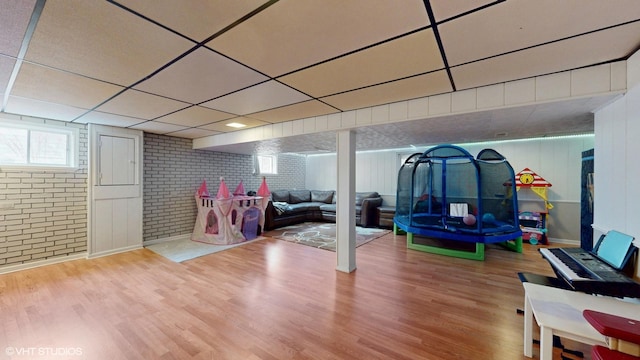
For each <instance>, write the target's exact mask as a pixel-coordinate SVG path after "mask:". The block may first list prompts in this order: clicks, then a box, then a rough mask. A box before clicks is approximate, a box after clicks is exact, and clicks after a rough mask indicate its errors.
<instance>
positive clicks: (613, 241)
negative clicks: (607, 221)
mask: <svg viewBox="0 0 640 360" xmlns="http://www.w3.org/2000/svg"><path fill="white" fill-rule="evenodd" d="M632 241H633V236H631V235H626V234H623V233H621V232H618V231H615V230H611V231H609V232H608V233H607V235H606V236H604V237H603V238H602V239H601V240H600V242H599V243H598V244H597V247H596V255H598V257H599V258H600V259H601V260H603V261H605V262H606V263H608V264H609V265H611V266H613V267H614V268H616V269H618V270H620V269H622V268H623V267H624V265H625V263H626V261H627V260H629V255H631V252H632V250H633V248H632V246H633V245H632V244H631V243H632Z"/></svg>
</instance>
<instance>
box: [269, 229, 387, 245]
mask: <svg viewBox="0 0 640 360" xmlns="http://www.w3.org/2000/svg"><path fill="white" fill-rule="evenodd" d="M390 232H391V231H390V230H385V229H376V228H363V227H359V226H356V247H358V246H361V245H364V244H366V243H368V242H370V241H372V240H375V239H377V238H379V237H381V236H383V235H386V234H388V233H390ZM262 235H263V236H269V237H272V238H274V239H278V240H285V241H290V242H294V243H297V244H302V245H307V246H312V247H315V248H319V249H325V250H330V251H336V224H333V223H316V222H307V223H302V224H297V225H291V226H285V227H281V228H279V229H275V230H271V231H267V232H264V233H263V234H262Z"/></svg>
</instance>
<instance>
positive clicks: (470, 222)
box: [462, 214, 476, 226]
mask: <svg viewBox="0 0 640 360" xmlns="http://www.w3.org/2000/svg"><path fill="white" fill-rule="evenodd" d="M462 222H463V223H464V224H465V225H469V226H471V225H473V224H475V223H476V217H475V216H473V214H467V216H465V217H463V218H462Z"/></svg>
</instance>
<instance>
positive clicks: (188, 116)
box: [156, 106, 234, 127]
mask: <svg viewBox="0 0 640 360" xmlns="http://www.w3.org/2000/svg"><path fill="white" fill-rule="evenodd" d="M232 117H234V115H232V114H228V113H225V112H222V111H217V110H212V109H208V108H204V107H201V106H192V107H190V108H187V109H184V110H180V111H178V112H175V113H173V114H169V115H167V116H163V117H161V118H158V119H156V120H158V121H160V122H164V123H169V124H176V125H182V126H189V127H195V126H202V125H206V124H211V123H214V122H218V121H221V120H225V119H229V118H232Z"/></svg>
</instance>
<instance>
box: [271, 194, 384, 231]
mask: <svg viewBox="0 0 640 360" xmlns="http://www.w3.org/2000/svg"><path fill="white" fill-rule="evenodd" d="M336 200H337V199H336V193H335V191H333V190H276V191H273V192H271V201H269V204H268V205H267V208H266V210H265V221H264V229H265V230H273V229H277V228H279V227H283V226H287V225H293V224H298V223H301V222H305V221H327V222H335V221H336ZM355 205H356V225H358V226H363V227H374V226H378V219H377V216H378V214H377V210H376V209H377V208H378V207H379V206H380V205H382V198H381V197H380V195H379V194H378V193H377V192H356V204H355Z"/></svg>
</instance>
